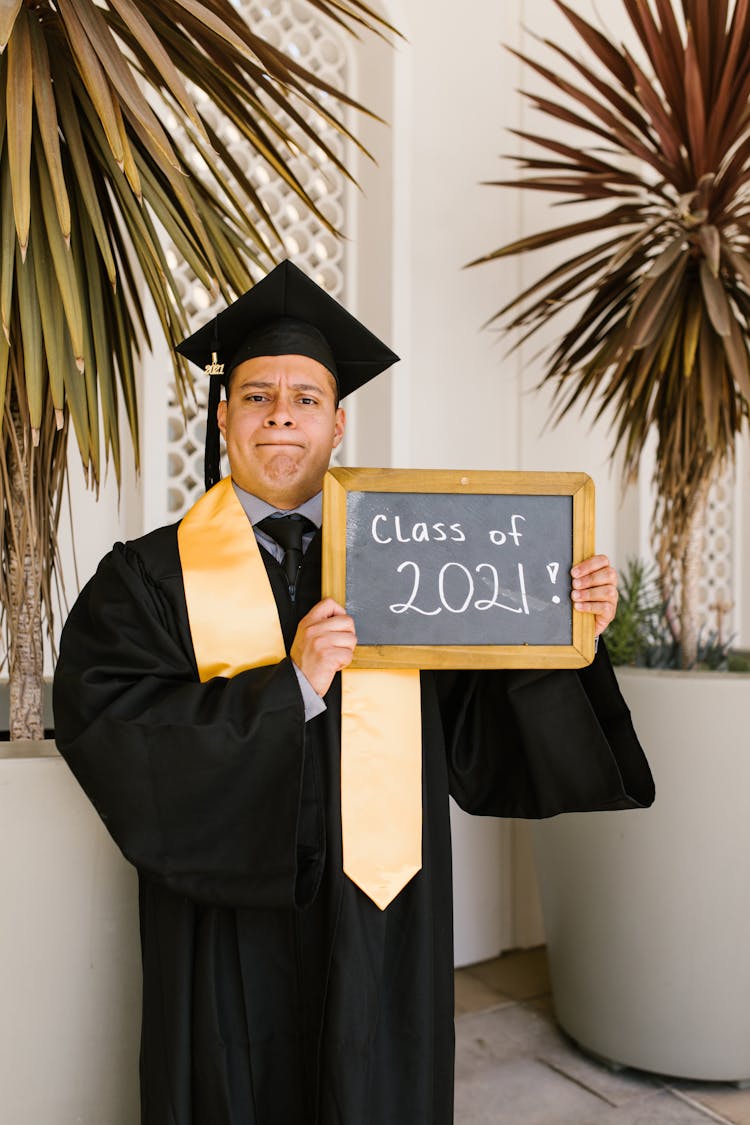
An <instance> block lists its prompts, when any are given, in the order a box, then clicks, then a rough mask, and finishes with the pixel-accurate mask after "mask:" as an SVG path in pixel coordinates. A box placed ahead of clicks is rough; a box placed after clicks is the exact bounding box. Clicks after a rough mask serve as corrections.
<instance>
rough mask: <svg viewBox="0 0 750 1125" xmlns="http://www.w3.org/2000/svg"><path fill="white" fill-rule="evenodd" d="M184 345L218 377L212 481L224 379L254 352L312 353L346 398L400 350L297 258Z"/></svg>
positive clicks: (213, 392) (210, 441) (209, 480)
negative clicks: (305, 270)
mask: <svg viewBox="0 0 750 1125" xmlns="http://www.w3.org/2000/svg"><path fill="white" fill-rule="evenodd" d="M177 351H178V352H179V353H180V355H184V356H185V357H186V359H189V360H190V361H191V362H192V363H194V364H196V365H197V366H198V367H200V368H201V369H202V370H203V371H205V373H206V374H207V375H210V376H211V383H210V389H209V396H208V419H207V423H206V456H205V472H206V488H207V489H208V488H210V487H211V485H213V484H215V483H216V482H217V481H218V480H219V478H220V476H221V470H220V468H219V429H218V425H217V422H216V409H217V406H218V403H219V397H220V390H221V385H222V384H226V382H227V380H228V379H229V376H230V375H231V373H232V371H233V369H234V368H235V367H237V365H238V364H240V363H242V362H243V361H244V360H246V359H252V358H254V357H256V356H267V355H305V356H309V357H310V358H312V359H316V360H318V362H319V363H322V364H323V366H324V367H326V368H327V369H328V370H329V371H330V372H331V374H332V375H333V376H334V378H335V379H336V383H337V384H338V389H339V398H344V396H345V395H348V394H351V393H352V391H356V390H357V389H358V388H359V387H361V386H363V385H364V384H365V383H368V382H369V381H370V379H374V378H375V376H376V375H379V374H380V373H381V372H382V371H385V370H386V369H387V368H388V367H390V366H391V364H393V363H395V362H396V360H397V359H398V356H397V355H396V354H395V353H394V352H393V351H391V349H390V348H389V347H387V346H386V345H385V344H384V343H383V342H382V340H379V339H378V338H377V336H374V335H373V333H372V332H370V331H369V330H368V329H367V328H365V326H364V325H363V324H361V323H360V322H359V321H358V320H357V318H356V317H354V316H352V314H351V313H350V312H347V310H346V309H345V308H344V307H343V305H341V304H339V302H338V301H337V300H335V298H333V297H331V296H330V294H328V293H326V291H325V289H321V287H320V286H319V285H316V283H315V282H314V281H312V279H311V278H309V277H308V276H307V275H306V274H304V273H303V272H302V270H300V269H298V268H297V266H295V265H294V264H293V263H292V262H290V261H284V262H282V263H281V264H280V265H278V266H276V268H275V269H273V270H271V272H270V273H269V274H268V275H267V276H266V277H264V278H263V280H262V281H259V282H258V283H257V284H256V285H254V286H253V288H252V289H249V290H248V291H247V293H244V294H243V295H242V296H241V297H238V298H237V300H236V301H234V302H233V304H231V305H229V306H228V307H227V308H226V309H224V311H223V312H220V313H219V314H218V316H216V317H214V318H213V319H212V320H210V321H209V322H208V323H207V324H204V325H203V327H202V328H199V329H198V331H197V332H194V333H193V335H192V336H189V337H188V338H187V339H186V340H183V341H182V343H181V344H178V346H177Z"/></svg>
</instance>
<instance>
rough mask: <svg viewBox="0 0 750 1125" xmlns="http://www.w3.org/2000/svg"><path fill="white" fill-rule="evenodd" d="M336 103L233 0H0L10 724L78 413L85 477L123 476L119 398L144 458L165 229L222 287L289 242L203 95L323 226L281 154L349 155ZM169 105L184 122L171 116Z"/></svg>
mask: <svg viewBox="0 0 750 1125" xmlns="http://www.w3.org/2000/svg"><path fill="white" fill-rule="evenodd" d="M304 2H305V3H306V4H307V5H308V6H309V7H311V8H314V9H317V10H318V11H319V12H321V13H323V14H325V15H326V16H328V17H330V18H332V19H333V20H335V21H336V22H337V23H339V24H340V25H342V26H344V27H346V28H347V29H348V30H350V31H354V30H355V28H356V26H357V25H360V26H367V27H369V28H370V29H371V30H375V31H379V32H382V31H383V30H384V29H385V28H387V25H386V24H384V23H383V21H382V20H381V19H380V18H379V17H378V16H376V15H375V14H374V13H373V12H372V11H371V10H370V9H369V8H368V7H367V6H366V5H365V4H364V3H361V2H360V0H304ZM344 103H348V104H350V105H354V104H355V103H353V102H351V101H350V100H349V99H347V98H346V97H345V96H344V95H342V94H341V93H340V92H339V91H337V90H334V89H332V88H331V87H329V86H328V85H327V84H326V83H325V82H323V81H322V80H321V79H320V78H318V77H316V76H315V75H314V74H313V73H311V72H310V71H308V70H306V69H305V68H303V67H302V66H300V65H299V64H298V63H296V62H295V61H294V59H293V58H291V57H289V56H287V55H286V54H284V53H282V52H281V51H280V50H278V49H277V48H276V47H275V46H273V45H272V44H271V43H270V42H267V41H265V40H264V39H263V37H262V36H260V35H259V34H256V33H255V32H254V31H253V29H252V28H251V27H250V26H248V24H247V23H246V22H245V20H244V19H243V18H242V16H241V15H240V13H239V12H238V10H237V7H236V6H235V5H234V4H233V3H232V0H158V3H155V2H153V0H0V239H1V242H0V313H1V315H2V326H3V332H2V333H0V405H1V406H2V442H1V443H0V549H2V578H1V579H0V596H1V598H2V609H3V611H4V623H5V634H6V644H7V659H8V668H9V673H10V680H11V738H37V737H40V736H41V734H42V720H41V683H42V659H43V658H42V622H43V620H44V619H45V618H46V621H47V623H48V626H50V627H51V622H52V599H51V590H52V585H53V574H54V570H55V564H56V561H57V548H56V529H57V524H58V516H59V511H60V503H61V497H62V495H63V486H64V482H65V475H66V443H67V438H68V427H69V423H72V428H73V432H74V434H75V438H76V441H77V445H78V449H79V451H80V455H81V458H82V461H83V467H84V472H85V473H86V474H87V477H88V479H89V481H90V483H91V485H92V486H93V487H94V488H96V487H98V484H99V481H100V479H101V475H102V471H103V467H104V465H105V464H106V463H107V461H108V460H109V461H110V462H111V463H112V465H113V468H114V472H115V474H116V475H117V479H118V482H119V476H120V463H121V452H120V444H121V443H120V431H119V426H118V409H119V408H118V400H121V401H122V402H123V403H124V407H125V415H126V417H127V422H128V427H129V430H130V434H131V437H132V442H133V448H134V450H135V458H136V462H137V458H138V427H137V410H136V393H135V380H134V356H135V355H136V354H138V352H139V348H140V345H141V344H142V343H148V333H147V330H146V322H145V317H144V308H143V306H144V298H143V296H142V293H141V286H142V285H145V289H146V291H147V293H148V294H149V295H150V298H151V300H152V301H153V303H154V306H155V308H156V310H157V313H158V316H159V320H160V323H161V329H162V331H163V333H164V335H165V337H166V338H167V340H168V341H169V342H170V344H175V343H176V342H178V341H179V340H180V339H181V338H182V336H184V335H185V333H186V330H187V321H186V315H185V311H184V309H183V306H182V302H181V299H180V293H179V289H178V286H177V283H176V280H175V278H174V277H173V275H172V272H171V270H170V267H169V264H168V262H167V258H166V254H165V250H164V248H163V246H162V245H161V243H160V235H161V233H162V232H164V233H165V234H166V235H167V236H168V238H170V239H171V240H172V242H173V243H174V245H175V246H176V247H177V248H178V250H179V251H180V253H181V254H182V255H183V257H184V258H185V260H186V261H187V262H188V263H189V265H190V266H191V268H192V270H193V271H194V273H195V275H196V277H197V278H198V279H199V280H200V281H201V282H202V283H203V284H204V285H205V286H206V288H207V289H209V290H211V291H214V292H217V291H218V292H221V293H222V294H223V295H224V296H225V297H226V298H227V299H229V298H230V297H231V296H232V294H233V293H234V294H236V293H238V292H241V291H242V290H244V289H246V288H247V287H248V286H249V285H250V284H251V275H250V272H249V265H250V263H252V262H253V261H259V260H260V258H261V257H263V256H267V258H268V257H270V258H273V256H274V250H275V249H276V248H277V247H278V246H279V245H280V238H279V236H278V234H277V232H276V230H275V228H274V224H273V222H272V219H271V217H270V215H269V214H267V213H266V210H265V208H264V207H263V204H262V201H261V200H260V199H259V197H258V196H257V194H256V192H255V191H254V189H253V184H252V182H251V180H250V178H249V177H248V176H247V175H246V174H245V172H244V171H243V168H242V167H241V166H240V164H239V163H238V161H237V160H236V159H235V158H234V157H233V156H232V153H231V152H230V151H229V150H228V149H227V147H226V146H225V144H224V143H223V142H222V140H221V138H220V136H219V134H218V133H217V131H216V129H215V127H214V125H213V124H212V117H211V113H210V112H207V110H209V111H210V110H211V108H212V107H213V108H214V109H216V108H218V110H219V111H220V112H221V113H222V114H224V115H225V116H226V118H228V120H229V121H230V122H232V123H233V125H234V126H235V128H236V129H237V130H238V131H239V133H240V135H241V137H242V138H243V139H244V142H245V143H246V144H247V145H248V146H250V148H251V150H253V151H254V152H255V153H256V154H257V156H258V158H259V159H260V158H263V159H264V160H265V161H266V162H268V164H269V165H270V167H271V169H272V171H273V173H274V174H275V175H276V176H278V177H279V178H280V179H282V180H283V181H284V182H285V183H286V184H287V185H288V186H289V187H290V188H291V189H292V190H293V191H294V192H296V194H297V195H298V197H299V198H300V199H301V201H302V203H303V204H304V205H305V207H307V208H309V209H310V210H311V211H313V212H315V213H316V214H317V215H318V218H319V219H320V221H321V222H322V223H323V224H325V226H327V227H329V228H330V223H328V221H327V220H326V218H325V216H323V215H321V214H320V213H319V212H318V211H317V208H316V205H315V202H314V200H313V199H312V198H311V197H310V196H309V195H308V193H307V192H306V190H305V188H304V186H303V184H302V183H301V182H300V180H299V179H298V178H297V177H296V176H295V174H294V172H293V171H292V161H293V158H294V157H295V156H298V155H299V137H300V136H302V137H303V138H304V139H305V142H309V152H310V154H313V153H314V152H316V151H317V152H320V151H321V148H322V150H323V152H324V158H326V159H328V160H332V161H333V162H334V163H335V164H337V165H338V166H339V167H340V168H341V169H342V171H344V172H346V170H345V169H344V168H343V167H342V165H341V162H340V161H339V160H338V158H337V157H336V155H335V154H334V153H333V152H331V151H330V150H329V149H328V148H326V146H325V145H324V144H323V142H322V141H321V138H320V135H319V126H320V125H321V124H323V123H325V124H328V125H333V126H334V128H335V129H336V130H338V131H339V132H340V133H341V134H345V135H347V136H349V134H348V132H347V130H346V128H345V127H344V124H343V122H342V120H341V114H340V111H341V109H342V108H343V105H344ZM332 104H337V105H338V113H337V115H336V116H332V110H331V108H330V107H331V105H332ZM358 108H361V107H358ZM311 109H312V111H313V113H312V115H311V114H310V112H309V111H310V110H311ZM278 110H283V111H284V115H285V119H286V121H287V122H288V125H287V126H282V125H279V124H278V122H277V116H276V115H275V111H278ZM167 116H168V117H169V118H170V119H171V121H172V122H175V123H176V125H173V126H172V127H170V128H167V127H165V124H164V120H165V118H166V117H167ZM316 125H317V126H318V127H316ZM292 130H294V133H295V138H294V141H293V140H292V136H291V132H292ZM352 139H353V138H352ZM309 159H310V160H311V161H313V162H314V159H315V157H314V156H313V155H310V157H309ZM199 166H200V169H201V174H200V175H198V174H196V168H198V167H199ZM264 231H265V232H266V233H264ZM174 363H175V378H176V382H177V387H178V389H179V391H180V393H181V394H184V393H185V392H186V391H187V390H189V375H188V373H187V371H186V370H185V369H184V367H183V363H184V361H182V360H180V358H179V357H177V356H176V354H175V357H174ZM100 433H101V438H100Z"/></svg>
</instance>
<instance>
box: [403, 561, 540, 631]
mask: <svg viewBox="0 0 750 1125" xmlns="http://www.w3.org/2000/svg"><path fill="white" fill-rule="evenodd" d="M406 567H412V570H413V585H412V589H411V593H410V595H409V597H408V599H407V600H406V601H405V602H394V603H393V604H392V605H389V607H388V608H389V609H390V611H391V613H407V612H408V611H409V610H412V611H413V612H414V613H420V614H422V616H423V617H435V616H436V615H437V614H439V613H442V612H443V610H444V609H445V610H447V611H448V613H458V614H460V613H466V611H467V610H468V609H469V606H470V605H471V604H472V602H473V606H474V609H477V610H488V609H493V608H496V609H504V610H507V612H508V613H525V614H528V613H530V610H529V601H528V597H527V595H526V578H525V575H524V569H523V563H518V564H517V567H516V572H517V575H518V593H517V594H515V595H514V594H513V592H512V591H511V590H509V589H507V588H504V589H503V588H501V586H500V576H499V574H498V572H497V568H496V567H494V566H493V565H492V563H478V565H477V566H475V567H474V574H477V575H478V574H480V572H481V571H484V570H487V571H489V573H490V579H491V582H492V597H490V598H476V599H475V597H474V595H475V594H476V584H475V582H474V577H473V575H472V573H471V571H470V570H469V568H468V567H467V566H464V564H463V563H459V562H447V563H445V564H444V565H443V566H442V567H441V568H440V572H439V574H438V580H437V594H438V598H439V601H440V605H438V606H437V607H436V608H435V609H423V608H422V607H421V606H418V605H417V604H416V599H417V596H418V595H419V593H420V585H421V582H422V574H421V571H420V568H419V563H416V562H414V561H413V560H411V559H407V560H406V561H405V562H402V563H401V564H400V566H398V567H397V568H396V572H397V573H398V574H401V573H402V572H403V571H404V570H405V569H406ZM451 568H455V569H456V570H457V571H459V572H460V574H461V576H462V577H463V578H464V579H465V580H466V596H465V597H464V599H463V601H460V602H459V604H456V605H453V604H451V602H450V601H449V600H448V594H447V591H446V588H445V587H446V576H447V574H448V572H449V571H450V570H451ZM482 582H483V583H484V584H486V581H485V580H484V579H482ZM501 593H502V595H503V597H507V598H509V599H510V600H515V601H516V602H517V601H518V600H519V599H520V602H521V604H520V605H506V603H505V602H501V601H498V597H499V595H500V594H501Z"/></svg>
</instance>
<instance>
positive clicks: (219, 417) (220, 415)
mask: <svg viewBox="0 0 750 1125" xmlns="http://www.w3.org/2000/svg"><path fill="white" fill-rule="evenodd" d="M216 421H217V422H218V423H219V431H220V433H221V436H222V437H223V438H226V436H227V400H226V399H225V398H222V399H220V400H219V405H218V406H217V408H216Z"/></svg>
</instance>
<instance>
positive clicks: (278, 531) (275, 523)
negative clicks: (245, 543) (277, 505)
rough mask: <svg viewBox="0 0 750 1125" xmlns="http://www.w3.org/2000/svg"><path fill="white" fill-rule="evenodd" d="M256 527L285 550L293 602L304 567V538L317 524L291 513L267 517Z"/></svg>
mask: <svg viewBox="0 0 750 1125" xmlns="http://www.w3.org/2000/svg"><path fill="white" fill-rule="evenodd" d="M255 527H256V528H257V529H258V531H262V532H263V533H264V535H267V536H268V538H269V539H273V540H274V542H276V543H278V545H279V546H280V547H283V548H284V570H285V571H286V579H287V582H288V583H289V593H290V594H291V595H292V601H293V600H294V588H295V586H296V585H297V575H298V574H299V568H300V567H301V566H302V536H303V535H304V534H305V533H306V532H310V531H315V530H316V529H315V524H314V523H313V522H312V520H309V519H308V518H307V516H302V515H300V513H299V512H291V513H290V514H289V515H288V516H266V518H265V519H263V520H261V521H260V523H256V525H255Z"/></svg>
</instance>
